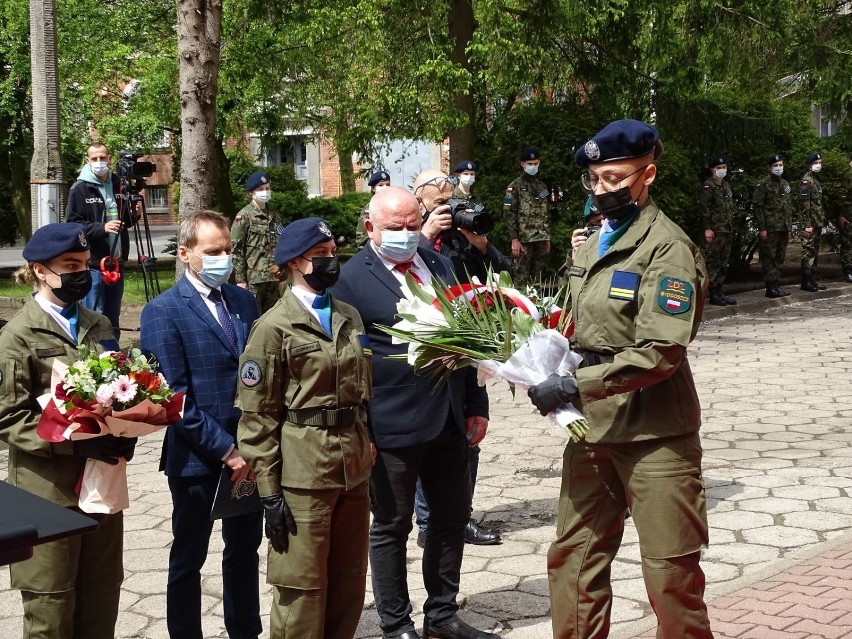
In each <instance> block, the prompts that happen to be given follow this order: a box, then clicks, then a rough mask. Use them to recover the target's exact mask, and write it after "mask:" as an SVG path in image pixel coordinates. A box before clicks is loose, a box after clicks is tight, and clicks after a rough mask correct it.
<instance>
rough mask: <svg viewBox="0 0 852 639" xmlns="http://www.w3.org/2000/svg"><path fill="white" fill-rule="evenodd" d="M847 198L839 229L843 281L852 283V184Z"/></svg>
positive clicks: (851, 165)
mask: <svg viewBox="0 0 852 639" xmlns="http://www.w3.org/2000/svg"><path fill="white" fill-rule="evenodd" d="M849 168H851V169H852V154H850V155H849ZM847 198H848V199H847V200H846V202H845V205H844V207H843V208H841V209H840V212H839V213H838V214H837V229H838V231H839V233H840V266H842V267H843V281H844V282H846V283H848V284H852V223H850V222H852V186H850V187H849V189H848V190H847Z"/></svg>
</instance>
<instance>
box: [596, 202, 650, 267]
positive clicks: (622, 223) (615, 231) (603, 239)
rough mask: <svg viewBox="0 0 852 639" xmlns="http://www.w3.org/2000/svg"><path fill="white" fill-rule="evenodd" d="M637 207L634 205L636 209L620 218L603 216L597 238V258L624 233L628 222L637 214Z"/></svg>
mask: <svg viewBox="0 0 852 639" xmlns="http://www.w3.org/2000/svg"><path fill="white" fill-rule="evenodd" d="M639 210H640V209H639V207H636V210H635V211H633V213H631V214H630V215H628V216H627V217H625V218H622V219H620V220H610V219H607V218H604V221H603V226H602V228H601V231H600V236H599V238H598V259H600V258H602V257H603V256H604V255H606V254H607V251H609V249H610V248H612V245H613V244H615V242H616V241H617V240H618V238H620V237H621V236H622V235H624V233H625V231H627V229H628V228H630V223H631V222H633V220H635V219H636V216H637V215H639Z"/></svg>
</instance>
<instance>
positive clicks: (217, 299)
mask: <svg viewBox="0 0 852 639" xmlns="http://www.w3.org/2000/svg"><path fill="white" fill-rule="evenodd" d="M208 297H210V299H211V300H213V304H214V306H216V315H218V316H219V324H221V325H222V328H223V329H224V330H225V335H227V336H228V339H229V340H231V344H232V345H233V346H236V345H237V330H236V329H235V328H234V322H233V321H231V315H230V314H229V313H228V309H226V308H225V302H223V301H222V293H221V292H220V291H219V290H218V289H215V288H214V289H213V290H211V291H210V295H209V296H208Z"/></svg>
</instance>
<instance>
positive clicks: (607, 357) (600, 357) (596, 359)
mask: <svg viewBox="0 0 852 639" xmlns="http://www.w3.org/2000/svg"><path fill="white" fill-rule="evenodd" d="M576 350H577V353H578V354H579V355H582V357H583V366H597V365H598V364H610V363H611V362H612V361H613V360H614V359H615V355H614V354H613V353H598V352H596V351H589V350H586V349H585V348H578V349H576Z"/></svg>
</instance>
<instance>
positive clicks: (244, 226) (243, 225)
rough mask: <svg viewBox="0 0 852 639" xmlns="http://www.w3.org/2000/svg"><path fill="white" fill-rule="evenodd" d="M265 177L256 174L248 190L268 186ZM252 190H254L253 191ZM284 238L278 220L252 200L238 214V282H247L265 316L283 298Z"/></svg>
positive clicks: (234, 233)
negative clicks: (280, 261) (280, 259)
mask: <svg viewBox="0 0 852 639" xmlns="http://www.w3.org/2000/svg"><path fill="white" fill-rule="evenodd" d="M268 183H269V178H268V177H267V176H266V174H264V173H260V172H257V173H252V174H251V176H249V179H248V181H247V182H246V190H247V191H249V192H252V191H254V190H255V189H257V188H258V187H259V186H261V185H264V184H268ZM249 187H251V188H249ZM280 234H281V223H280V222H279V220H278V217H277V216H276V215H275V214H274V213H273V212H272V211H270V210H269V207H266V208H265V209H263V210H261V209H260V207H259V206H258V205H257V203H256V202H255V201H254V199H252V201H251V202H249V203H248V204H247V205H246V206H244V207H243V208H242V210H240V212H239V213H237V216H236V217H235V218H234V223H233V224H232V225H231V240H232V241H233V244H234V252H233V255H234V281H235V282H237V283H241V282H247V283H248V290H250V291H251V292H252V293H253V294H254V296H255V299H256V300H257V305H258V307H259V308H260V312H261V313H265V312H266V311H268V310H269V309H270V308H272V306H273V305H274V304H275V302H276V301H278V298H279V297H280V294H279V286H280V282H279V280H278V279H277V278H276V276H275V273H277V269H276V268H275V259H274V255H275V245H276V243H277V242H278V236H279V235H280Z"/></svg>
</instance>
